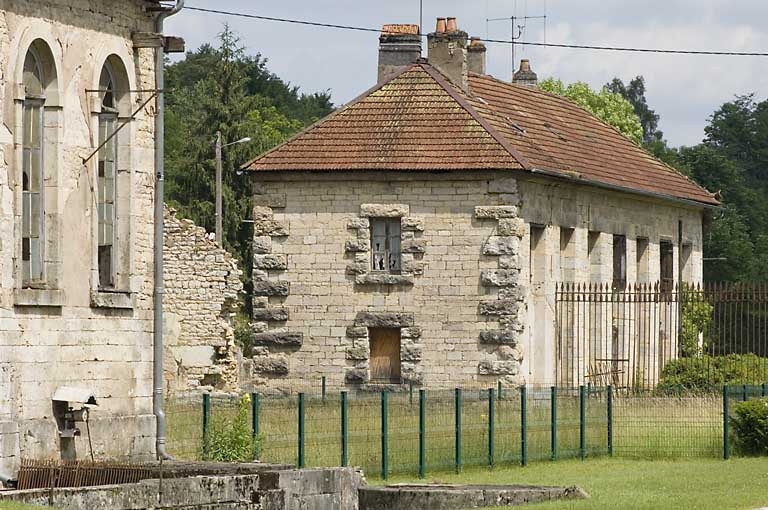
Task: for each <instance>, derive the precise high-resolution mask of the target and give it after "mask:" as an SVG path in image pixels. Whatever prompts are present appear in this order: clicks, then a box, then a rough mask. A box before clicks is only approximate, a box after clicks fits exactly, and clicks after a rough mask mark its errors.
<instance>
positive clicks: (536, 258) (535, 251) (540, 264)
mask: <svg viewBox="0 0 768 510" xmlns="http://www.w3.org/2000/svg"><path fill="white" fill-rule="evenodd" d="M544 232H545V227H544V226H543V225H534V224H531V246H530V250H531V255H530V257H528V264H529V275H530V279H531V282H535V283H540V282H543V281H544V278H545V276H546V269H545V266H546V262H547V261H546V251H545V248H546V246H545V243H544Z"/></svg>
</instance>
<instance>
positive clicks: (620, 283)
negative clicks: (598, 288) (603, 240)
mask: <svg viewBox="0 0 768 510" xmlns="http://www.w3.org/2000/svg"><path fill="white" fill-rule="evenodd" d="M613 288H614V289H615V290H624V289H626V288H627V237H626V236H623V235H614V236H613Z"/></svg>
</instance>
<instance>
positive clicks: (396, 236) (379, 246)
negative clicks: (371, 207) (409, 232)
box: [371, 218, 400, 274]
mask: <svg viewBox="0 0 768 510" xmlns="http://www.w3.org/2000/svg"><path fill="white" fill-rule="evenodd" d="M371 253H372V257H373V258H372V260H371V265H372V269H373V270H374V271H386V272H389V273H394V274H397V273H400V218H372V219H371Z"/></svg>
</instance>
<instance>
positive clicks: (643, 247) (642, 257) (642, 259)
mask: <svg viewBox="0 0 768 510" xmlns="http://www.w3.org/2000/svg"><path fill="white" fill-rule="evenodd" d="M635 247H636V253H635V256H636V257H635V258H636V264H637V282H638V283H648V239H646V238H644V237H638V238H637V241H635Z"/></svg>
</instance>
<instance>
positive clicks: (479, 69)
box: [467, 37, 486, 74]
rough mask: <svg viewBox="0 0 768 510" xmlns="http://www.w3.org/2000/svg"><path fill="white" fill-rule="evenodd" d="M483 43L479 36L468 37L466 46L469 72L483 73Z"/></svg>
mask: <svg viewBox="0 0 768 510" xmlns="http://www.w3.org/2000/svg"><path fill="white" fill-rule="evenodd" d="M485 51H486V49H485V44H483V42H482V41H481V40H480V38H479V37H473V38H472V39H470V42H469V48H467V67H468V69H469V72H470V73H475V74H485Z"/></svg>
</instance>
